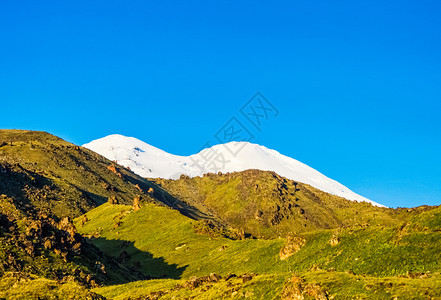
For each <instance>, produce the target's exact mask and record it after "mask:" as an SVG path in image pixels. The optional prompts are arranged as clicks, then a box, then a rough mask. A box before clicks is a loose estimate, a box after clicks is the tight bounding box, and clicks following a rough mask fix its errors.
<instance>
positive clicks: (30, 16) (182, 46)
mask: <svg viewBox="0 0 441 300" xmlns="http://www.w3.org/2000/svg"><path fill="white" fill-rule="evenodd" d="M62 2H63V3H62ZM440 11H441V2H439V1H387V3H386V2H385V1H286V2H284V1H268V2H259V1H216V2H215V1H210V2H208V1H3V2H2V3H1V4H0V42H1V47H0V103H1V104H2V105H1V107H2V109H1V117H0V128H20V129H34V130H45V131H48V132H51V133H53V134H56V135H58V136H61V137H63V138H65V139H67V140H68V141H71V142H74V143H76V144H83V143H86V142H88V141H90V140H93V139H96V138H100V137H103V136H105V135H108V134H112V133H121V134H124V135H128V136H134V137H137V138H139V139H141V140H144V141H145V142H147V143H149V144H151V145H154V146H156V147H159V148H161V149H164V150H166V151H168V152H171V153H174V154H181V155H188V154H191V153H194V152H196V151H198V150H199V149H200V147H201V146H202V145H203V144H204V143H205V141H206V140H208V139H210V138H211V137H212V136H213V135H214V134H215V133H216V132H217V131H218V130H219V129H220V128H221V127H222V126H223V125H224V124H225V123H226V122H227V121H228V120H229V119H230V118H231V117H233V116H239V117H240V113H239V109H240V108H241V107H242V106H243V105H244V104H245V103H246V102H247V101H248V99H250V98H251V97H252V96H253V95H254V93H255V92H256V91H260V92H262V94H263V95H264V96H265V97H266V98H267V99H268V100H270V101H271V103H272V104H273V105H274V106H275V107H277V109H278V110H279V112H280V113H279V115H278V116H277V117H275V118H270V119H269V120H267V121H265V122H264V124H263V125H262V130H261V131H260V132H259V131H256V130H255V128H251V127H250V128H251V129H250V130H254V131H253V134H254V135H255V136H256V138H255V139H254V142H256V143H259V144H263V145H265V146H267V147H269V148H273V149H276V150H278V151H279V152H281V153H282V154H285V155H288V156H291V157H293V158H296V159H298V160H300V161H302V162H304V163H306V164H308V165H310V166H311V167H313V168H315V169H317V170H319V171H320V172H322V173H324V174H325V175H327V176H329V177H331V178H333V179H335V180H337V181H339V182H341V183H343V184H344V185H346V186H348V187H349V188H351V189H352V190H354V191H355V192H357V193H359V194H361V195H363V196H365V197H368V198H370V199H372V200H374V201H376V202H379V203H382V204H385V205H388V206H393V207H396V206H417V205H423V204H429V205H439V204H441V184H440V182H441V174H440V169H441V159H440V157H439V153H441V133H440V131H441V130H440V129H441V121H440V119H441V118H440V116H441V55H440V53H441V34H440V32H441V18H439V12H440Z"/></svg>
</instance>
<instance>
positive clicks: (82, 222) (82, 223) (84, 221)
mask: <svg viewBox="0 0 441 300" xmlns="http://www.w3.org/2000/svg"><path fill="white" fill-rule="evenodd" d="M88 221H89V219H88V218H87V216H86V215H83V217H82V218H81V225H84V224H86V223H87V222H88Z"/></svg>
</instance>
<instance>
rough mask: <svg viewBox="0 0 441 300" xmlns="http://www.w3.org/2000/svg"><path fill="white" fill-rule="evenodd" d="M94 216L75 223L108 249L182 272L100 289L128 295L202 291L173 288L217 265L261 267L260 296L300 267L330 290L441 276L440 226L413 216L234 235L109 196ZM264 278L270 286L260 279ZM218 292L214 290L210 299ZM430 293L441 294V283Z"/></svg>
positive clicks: (153, 267) (241, 270)
mask: <svg viewBox="0 0 441 300" xmlns="http://www.w3.org/2000/svg"><path fill="white" fill-rule="evenodd" d="M439 210H440V208H437V209H435V210H433V211H432V215H434V216H437V211H439ZM426 214H427V213H426ZM87 217H88V219H89V221H88V222H87V223H85V224H84V225H82V224H81V219H80V218H79V219H76V220H75V224H76V225H77V227H78V230H79V232H81V233H82V234H84V235H87V236H89V237H90V238H91V241H92V243H93V244H94V245H96V246H97V247H99V248H100V249H101V250H103V251H104V252H106V253H107V254H109V255H112V256H114V257H115V258H120V259H121V258H125V259H124V263H125V264H127V265H130V266H137V267H138V268H139V270H140V271H142V272H144V273H146V274H147V275H149V276H151V277H152V278H162V277H166V278H171V279H173V278H174V280H171V279H163V280H154V281H151V282H150V281H149V282H145V283H144V282H143V283H136V284H135V283H133V284H128V285H127V286H122V287H118V288H116V287H115V288H113V287H106V288H102V289H98V290H97V291H98V292H99V293H103V295H107V296H112V297H114V293H115V291H116V290H119V291H124V290H125V289H127V291H124V292H121V295H125V296H128V295H130V293H131V292H133V291H134V290H136V293H139V294H140V295H141V294H143V293H144V294H145V293H147V294H148V293H152V292H158V291H162V292H161V293H165V291H167V293H168V294H169V296H170V297H172V296H176V295H180V293H182V295H187V294H188V295H191V294H192V293H193V294H195V293H197V291H194V290H193V289H188V288H183V289H179V292H178V291H175V290H172V291H171V292H170V289H172V287H173V286H175V285H176V284H183V283H185V282H186V281H189V280H190V281H191V280H192V277H194V276H196V277H198V278H199V277H202V278H203V277H204V276H208V275H210V274H211V273H214V274H218V275H220V276H221V277H222V278H225V277H228V276H229V274H230V273H235V274H237V275H243V274H258V276H257V277H256V280H257V281H256V285H257V286H258V289H262V290H261V291H260V292H259V291H251V292H252V293H254V295H255V296H256V295H265V293H269V290H272V291H273V292H272V294H271V297H273V296H274V297H276V296H277V297H279V296H281V293H282V290H283V287H284V282H285V281H287V280H288V279H289V278H291V277H292V276H294V274H297V275H296V276H300V277H302V278H304V280H306V282H309V281H311V282H312V283H311V284H320V285H321V286H323V287H326V288H325V289H326V291H327V293H328V294H332V293H336V294H339V293H346V291H349V290H350V288H349V287H347V286H346V285H347V284H348V283H351V284H352V283H355V282H358V281H360V278H362V279H363V282H361V283H359V284H358V285H355V287H354V288H353V291H351V293H352V294H351V295H370V294H372V293H374V291H375V290H381V291H382V293H383V294H384V295H388V293H389V294H390V295H391V293H396V294H397V295H404V294H405V293H406V291H410V290H412V289H414V290H419V289H420V290H419V291H418V293H420V292H421V293H423V292H428V291H430V290H431V288H430V287H433V286H437V284H439V283H440V276H439V272H441V263H440V261H441V252H440V251H439V249H441V234H440V233H439V232H438V231H437V228H436V227H433V228H428V229H425V230H424V231H421V230H419V229H418V228H412V224H414V223H412V221H410V222H409V223H403V224H396V225H393V226H392V225H391V226H384V225H366V224H365V225H363V226H361V225H360V226H354V227H350V228H345V229H335V230H320V231H313V232H306V233H300V234H296V235H294V236H290V237H288V238H286V239H285V238H276V239H270V240H261V239H245V240H231V239H227V238H224V237H220V236H218V237H216V236H210V235H205V234H198V233H197V228H198V225H199V223H200V222H201V221H195V220H191V219H189V218H187V217H185V216H183V215H181V214H179V213H178V212H176V211H174V210H170V209H168V208H164V207H160V206H157V205H155V204H147V203H146V204H143V207H142V209H140V210H138V211H133V209H132V207H130V206H124V205H111V204H104V205H102V206H100V207H98V208H96V209H94V210H92V211H90V212H89V213H88V214H87ZM415 219H417V218H416V217H415ZM117 224H118V225H117ZM405 228H408V229H405ZM403 230H404V232H403ZM282 249H284V250H282ZM123 253H124V254H123ZM281 257H284V258H285V257H286V258H285V259H283V260H282V259H281ZM305 278H306V279H305ZM406 278H407V279H406ZM411 278H412V279H415V280H409V279H411ZM259 280H262V281H263V282H267V284H268V286H266V287H265V284H263V285H264V286H262V287H259V286H260V283H258V282H260V281H259ZM302 280H303V279H302ZM339 280H341V281H339ZM239 281H240V280H239ZM268 282H271V284H269V283H268ZM205 284H207V283H205ZM226 284H227V282H225V281H219V282H215V283H210V282H209V283H208V285H212V286H213V290H212V292H213V293H215V294H213V295H216V297H218V298H221V295H222V293H221V292H222V291H227V290H228V289H226V288H225V287H224V285H226ZM307 284H308V283H305V284H304V285H305V286H306V285H307ZM366 286H368V287H367V288H366ZM370 286H372V288H370ZM135 287H136V288H135ZM240 289H242V290H243V292H244V293H246V291H247V290H248V289H247V288H245V286H243V285H241V286H240ZM369 289H371V290H369ZM210 290H211V288H210ZM216 290H217V292H215V291H216ZM199 292H200V291H199ZM186 293H187V294H186ZM210 293H211V292H210ZM210 293H208V294H206V297H207V299H209V298H210V297H211V296H210V295H211V294H210ZM216 293H220V294H216ZM259 293H262V294H259ZM400 293H401V294H400ZM430 293H432V295H435V294H437V293H438V295H439V293H440V290H439V289H438V288H437V289H435V290H433V291H432V292H430ZM433 293H435V294H433ZM120 297H122V296H120ZM167 297H168V296H167ZM167 297H166V298H164V299H167ZM213 297H214V296H213ZM259 297H260V296H259ZM259 297H258V298H257V299H259ZM384 297H386V296H384ZM121 299H122V298H121ZM161 299H162V298H161ZM337 299H338V298H337ZM380 299H381V298H380ZM384 299H386V298H384ZM406 299H407V298H406ZM417 299H418V298H417ZM421 299H424V298H421Z"/></svg>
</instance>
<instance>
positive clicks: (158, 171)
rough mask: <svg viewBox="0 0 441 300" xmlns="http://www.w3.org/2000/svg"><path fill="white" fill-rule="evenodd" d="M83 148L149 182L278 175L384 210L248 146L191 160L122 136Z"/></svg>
mask: <svg viewBox="0 0 441 300" xmlns="http://www.w3.org/2000/svg"><path fill="white" fill-rule="evenodd" d="M83 147H85V148H88V149H90V150H92V151H95V152H97V153H98V154H101V155H103V156H104V157H106V158H108V159H110V160H114V161H117V162H118V163H119V164H121V165H123V166H125V167H129V168H130V169H131V170H132V171H133V172H135V173H137V174H138V175H140V176H143V177H147V178H165V179H177V178H179V177H180V176H181V175H183V174H184V175H187V176H190V177H195V176H201V175H203V174H206V173H217V172H222V173H227V172H238V171H244V170H249V169H258V170H263V171H273V172H276V173H277V174H279V175H280V176H283V177H286V178H288V179H290V180H295V181H298V182H302V183H306V184H309V185H311V186H313V187H315V188H317V189H319V190H321V191H324V192H327V193H330V194H333V195H336V196H340V197H343V198H345V199H348V200H352V201H364V202H368V203H371V204H372V205H375V206H380V207H383V205H381V204H379V203H376V202H374V201H372V200H369V199H367V198H365V197H363V196H360V195H358V194H356V193H354V192H353V191H351V190H350V189H348V188H347V187H345V186H344V185H342V184H340V183H339V182H337V181H335V180H333V179H330V178H328V177H326V176H325V175H323V174H321V173H320V172H318V171H317V170H315V169H313V168H311V167H309V166H307V165H305V164H303V163H301V162H299V161H297V160H295V159H293V158H290V157H288V156H285V155H282V154H280V153H279V152H277V151H276V150H271V149H268V148H266V147H264V146H261V145H257V144H252V143H248V142H230V143H226V144H220V145H215V146H213V147H211V148H207V149H204V150H202V151H201V152H199V153H197V154H193V155H190V156H179V155H173V154H170V153H167V152H165V151H163V150H161V149H158V148H156V147H153V146H151V145H149V144H147V143H145V142H143V141H141V140H138V139H136V138H133V137H126V136H123V135H119V134H114V135H109V136H106V137H103V138H100V139H97V140H94V141H92V142H90V143H87V144H84V145H83Z"/></svg>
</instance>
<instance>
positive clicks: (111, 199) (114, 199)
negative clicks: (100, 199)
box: [107, 196, 118, 204]
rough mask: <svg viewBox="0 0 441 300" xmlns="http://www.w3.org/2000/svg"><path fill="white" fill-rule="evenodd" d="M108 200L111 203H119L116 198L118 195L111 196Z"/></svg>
mask: <svg viewBox="0 0 441 300" xmlns="http://www.w3.org/2000/svg"><path fill="white" fill-rule="evenodd" d="M107 202H108V203H110V204H118V200H117V199H116V196H110V197H109V198H108V199H107Z"/></svg>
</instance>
